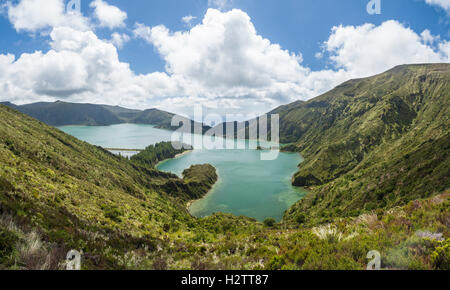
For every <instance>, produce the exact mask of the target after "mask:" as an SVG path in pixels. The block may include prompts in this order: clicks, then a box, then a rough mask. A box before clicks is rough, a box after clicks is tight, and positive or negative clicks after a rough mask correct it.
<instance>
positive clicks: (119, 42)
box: [110, 32, 131, 49]
mask: <svg viewBox="0 0 450 290" xmlns="http://www.w3.org/2000/svg"><path fill="white" fill-rule="evenodd" d="M130 39H131V38H130V36H129V35H128V34H126V33H122V34H121V33H118V32H114V33H113V34H111V40H110V42H111V43H112V44H114V45H115V46H116V47H117V48H118V49H121V48H123V46H124V44H125V43H127V42H128V41H130Z"/></svg>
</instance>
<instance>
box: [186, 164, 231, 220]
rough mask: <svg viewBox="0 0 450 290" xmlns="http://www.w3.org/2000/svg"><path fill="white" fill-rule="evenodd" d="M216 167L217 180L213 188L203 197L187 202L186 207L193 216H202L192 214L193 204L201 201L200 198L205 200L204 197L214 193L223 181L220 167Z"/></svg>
mask: <svg viewBox="0 0 450 290" xmlns="http://www.w3.org/2000/svg"><path fill="white" fill-rule="evenodd" d="M214 168H215V169H216V174H217V181H216V182H215V183H214V185H213V186H212V187H211V189H210V190H209V191H208V192H207V193H206V194H205V195H204V196H202V197H201V198H197V199H193V200H190V201H188V202H187V203H186V209H187V211H188V212H189V214H190V215H191V216H193V217H195V218H200V217H197V216H195V215H194V214H192V212H191V206H192V205H193V204H194V203H195V202H197V201H200V200H203V199H206V198H207V197H208V196H209V195H211V194H213V193H214V191H215V190H216V189H217V186H218V185H219V184H220V183H221V182H222V178H220V172H219V169H217V168H216V167H214Z"/></svg>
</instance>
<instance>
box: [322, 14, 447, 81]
mask: <svg viewBox="0 0 450 290" xmlns="http://www.w3.org/2000/svg"><path fill="white" fill-rule="evenodd" d="M437 39H438V38H437V37H434V36H432V35H431V34H430V32H429V31H428V30H425V31H424V32H422V34H421V35H419V34H417V33H416V32H414V31H413V30H411V29H410V28H407V27H405V26H404V25H402V24H400V23H399V22H397V21H394V20H390V21H386V22H384V23H382V24H381V25H380V26H375V25H373V24H364V25H361V26H337V27H334V28H333V29H332V33H331V36H330V38H329V39H328V41H326V42H325V47H326V49H327V51H328V52H329V54H330V58H331V60H332V61H333V62H334V63H335V64H336V65H337V67H340V68H344V69H345V70H346V71H348V72H349V73H350V74H351V75H352V76H354V77H363V76H370V75H373V74H376V73H381V72H383V71H385V70H387V69H389V68H392V67H394V66H396V65H400V64H412V63H435V62H448V61H449V55H448V53H447V52H446V51H445V50H442V49H440V48H439V47H433V46H431V45H429V43H430V41H432V40H437ZM443 43H446V41H443V42H442V43H441V44H443Z"/></svg>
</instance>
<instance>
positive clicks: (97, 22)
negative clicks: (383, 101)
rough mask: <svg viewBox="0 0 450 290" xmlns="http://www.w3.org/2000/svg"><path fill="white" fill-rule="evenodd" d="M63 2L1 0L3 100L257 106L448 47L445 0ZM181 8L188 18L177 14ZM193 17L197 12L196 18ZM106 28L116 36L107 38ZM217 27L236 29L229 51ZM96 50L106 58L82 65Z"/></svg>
mask: <svg viewBox="0 0 450 290" xmlns="http://www.w3.org/2000/svg"><path fill="white" fill-rule="evenodd" d="M36 1H37V2H38V3H40V6H39V5H34V6H33V4H35V3H34V2H36ZM39 1H40V2H39ZM67 2H68V1H67V0H66V1H64V0H21V1H5V0H3V1H1V3H2V5H3V6H2V17H0V32H1V35H2V37H1V39H0V93H1V92H2V84H3V90H4V91H3V94H2V95H3V96H6V98H7V99H8V100H10V101H14V102H16V103H24V102H31V101H41V100H47V101H51V100H55V99H66V100H68V101H85V102H94V103H108V104H119V105H123V106H127V107H138V108H142V107H159V108H162V109H166V110H170V111H175V112H179V113H183V112H184V111H186V108H187V105H188V104H189V105H192V104H193V103H202V104H203V105H205V106H206V107H207V108H208V109H210V110H211V111H213V112H219V113H221V114H224V113H225V111H226V112H233V113H236V112H243V113H253V114H259V113H262V112H264V111H265V110H269V109H271V108H273V107H276V106H278V105H281V104H285V103H288V102H291V101H295V100H297V99H309V98H311V97H314V96H316V95H317V94H320V93H323V92H324V91H326V90H328V89H331V88H332V87H333V86H335V85H337V84H339V83H340V82H342V81H345V80H346V79H348V78H353V77H362V76H368V75H371V74H374V73H379V72H381V71H383V70H386V69H389V68H390V67H392V66H393V65H397V64H403V63H415V62H448V60H449V54H450V45H449V42H448V40H449V21H448V20H449V13H450V0H395V1H391V0H381V5H382V6H381V7H382V8H381V14H380V15H370V14H369V13H367V11H366V6H367V3H368V2H369V0H340V1H336V0H317V1H309V0H308V1H307V0H279V1H274V0H234V1H226V0H209V1H208V0H182V1H181V0H152V1H148V0H133V1H123V0H103V1H102V0H96V4H95V5H94V4H92V2H93V1H90V0H89V1H88V0H81V15H76V17H75V16H74V15H68V14H67V13H65V12H64V11H62V10H61V7H64V6H65V5H66V4H67ZM58 5H59V6H58ZM36 7H40V9H42V10H39V9H38V8H36ZM55 7H59V8H55ZM111 8H113V9H111ZM208 9H214V10H208ZM232 9H235V10H233V11H235V12H230V11H232ZM236 9H237V10H236ZM44 11H45V12H44ZM208 11H210V12H208ZM214 11H216V12H214ZM96 13H98V14H96ZM108 13H110V15H109V14H108ZM40 14H45V15H44V16H45V17H44V16H42V15H40ZM99 15H100V16H99ZM207 15H208V17H207ZM186 16H192V17H191V18H192V21H190V22H189V23H186V22H184V21H182V18H183V17H186ZM204 18H205V19H206V18H208V19H209V22H208V23H209V24H208V25H203V26H202V25H201V23H202V22H203V21H204ZM64 27H66V28H67V29H65V30H64ZM217 27H221V28H220V29H219V28H217ZM138 28H139V29H138ZM155 28H156V29H155ZM159 28H163V30H160V29H159ZM197 28H198V29H197ZM69 29H71V30H70V31H69ZM190 29H192V30H193V31H194V30H197V32H196V33H189V30H190ZM253 29H254V30H253ZM89 33H92V34H89ZM113 33H116V34H117V35H116V36H121V37H123V41H122V42H123V43H121V44H119V43H117V42H116V41H112V39H113V38H112V34H113ZM174 33H175V34H174ZM78 34H79V35H78ZM194 34H195V35H194ZM241 34H242V35H243V36H242V37H240V36H241ZM74 35H78V36H77V37H75V36H74ZM92 35H93V36H94V38H96V39H92ZM69 38H70V39H69ZM85 38H86V39H89V40H83V39H85ZM221 38H224V39H227V40H231V41H232V42H234V41H236V46H237V49H236V51H234V50H233V49H232V48H231V49H230V48H229V47H227V45H226V44H224V43H223V42H220V41H219V40H220V39H221ZM246 38H248V39H250V40H249V41H248V42H247V41H246ZM211 39H214V40H211ZM69 40H70V41H79V42H80V43H79V44H80V45H81V44H82V45H86V47H87V48H89V47H90V48H92V49H99V48H100V47H101V48H102V49H99V51H102V53H99V54H98V55H96V56H95V58H91V57H93V56H92V55H91V54H86V53H84V52H83V53H82V52H81V51H82V47H84V48H86V47H85V46H80V47H78V48H77V49H78V50H73V49H72V47H70V48H68V47H66V46H65V44H67V41H69ZM199 41H202V42H204V43H199ZM59 42H60V43H59ZM88 42H89V43H88ZM111 43H112V44H111ZM113 44H114V46H113ZM369 44H372V45H369ZM108 45H109V46H108ZM183 46H185V47H183ZM402 47H405V48H406V49H405V53H403V52H402ZM359 48H360V49H359ZM239 49H242V51H239ZM352 49H356V51H352ZM39 51H41V52H42V53H40V54H39V53H38V52H39ZM85 51H87V49H86V50H85ZM361 51H363V52H361ZM23 53H27V54H30V55H31V56H29V57H23V58H22V57H21V56H22V54H23ZM115 54H117V59H115ZM2 55H3V59H4V61H3V62H2V61H1V56H2ZM7 56H9V57H7ZM11 56H13V58H14V59H11ZM384 56H389V57H384ZM377 57H382V59H379V60H378V59H377ZM102 58H105V61H106V62H109V63H110V64H111V65H110V66H109V67H105V68H104V70H100V68H99V67H101V66H99V65H97V66H96V67H92V66H90V63H92V61H95V60H100V59H102ZM191 58H192V59H195V61H189V60H190V59H191ZM217 59H220V61H217V63H216V60H217ZM228 61H230V62H228ZM238 62H240V63H241V64H242V65H241V66H239V67H237V66H236V67H235V64H236V63H238ZM230 63H231V66H230ZM39 65H40V66H41V67H43V68H45V69H41V70H40V69H39ZM2 66H3V71H4V73H3V74H2ZM126 66H129V67H126ZM278 66H279V67H278ZM274 67H276V68H275V69H273V68H274ZM228 68H229V70H230V71H229V72H230V75H227V69H228ZM20 71H23V72H24V73H25V72H26V73H27V74H29V75H27V76H23V79H22V80H21V81H20V80H19V79H17V80H16V79H14V78H15V77H17V72H20ZM30 71H31V72H30ZM75 72H76V73H79V74H78V75H77V74H75ZM64 74H66V75H64ZM119 74H120V76H119ZM55 75H57V77H56V80H55ZM99 76H101V77H99ZM71 79H77V81H73V82H72V83H71V82H70V80H71ZM79 79H81V80H82V81H78V80H79ZM116 79H117V81H114V82H115V83H116V85H112V84H111V83H112V82H113V80H116ZM122 80H128V81H129V84H130V85H129V86H128V85H124V84H123V83H122ZM124 86H125V87H129V89H127V90H125V89H124ZM111 91H118V93H117V94H113V93H112V92H111ZM224 107H226V108H228V109H227V110H224V109H223V108H224Z"/></svg>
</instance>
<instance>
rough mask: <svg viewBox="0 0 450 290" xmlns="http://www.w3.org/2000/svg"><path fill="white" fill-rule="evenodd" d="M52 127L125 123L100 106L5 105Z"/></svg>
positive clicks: (42, 103)
mask: <svg viewBox="0 0 450 290" xmlns="http://www.w3.org/2000/svg"><path fill="white" fill-rule="evenodd" d="M3 104H4V105H7V106H10V107H12V108H13V109H16V110H19V111H21V112H22V113H24V114H27V115H29V116H31V117H33V118H36V119H38V120H40V121H42V122H44V123H46V124H49V125H52V126H65V125H89V126H105V125H113V124H119V123H122V122H123V121H122V120H121V119H120V118H119V117H117V116H116V115H115V114H114V113H112V112H111V111H109V110H107V109H105V108H104V107H102V106H99V105H90V104H75V103H66V102H59V101H58V102H54V103H44V102H41V103H34V104H27V105H22V106H17V105H14V104H11V103H3Z"/></svg>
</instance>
